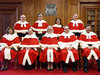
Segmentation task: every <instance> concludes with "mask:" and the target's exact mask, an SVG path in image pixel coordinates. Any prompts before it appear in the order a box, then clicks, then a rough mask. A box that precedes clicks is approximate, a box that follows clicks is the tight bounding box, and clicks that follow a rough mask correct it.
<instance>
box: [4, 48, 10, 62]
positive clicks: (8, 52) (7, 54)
mask: <svg viewBox="0 0 100 75" xmlns="http://www.w3.org/2000/svg"><path fill="white" fill-rule="evenodd" d="M10 50H11V49H8V48H5V50H4V58H5V59H7V60H11V54H10Z"/></svg>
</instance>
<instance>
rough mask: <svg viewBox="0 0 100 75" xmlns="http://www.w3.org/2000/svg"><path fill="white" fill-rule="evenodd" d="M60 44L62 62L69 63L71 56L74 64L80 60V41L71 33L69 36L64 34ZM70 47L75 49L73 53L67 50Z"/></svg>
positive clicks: (60, 38) (61, 36)
mask: <svg viewBox="0 0 100 75" xmlns="http://www.w3.org/2000/svg"><path fill="white" fill-rule="evenodd" d="M58 44H59V47H60V49H61V50H60V61H65V63H69V55H70V57H71V60H72V62H75V61H76V60H79V56H78V52H77V48H78V40H77V38H76V37H75V35H74V34H73V33H72V32H71V31H70V32H69V33H68V34H66V33H65V32H63V33H62V34H61V35H60V37H59V42H58ZM69 46H72V47H73V49H72V50H71V51H69V50H67V49H66V48H65V47H69ZM70 53H71V54H70Z"/></svg>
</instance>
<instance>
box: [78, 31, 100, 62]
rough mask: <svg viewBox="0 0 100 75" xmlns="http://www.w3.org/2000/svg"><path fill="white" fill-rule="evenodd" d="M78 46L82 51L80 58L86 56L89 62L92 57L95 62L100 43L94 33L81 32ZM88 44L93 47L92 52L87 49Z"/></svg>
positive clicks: (99, 52) (98, 54) (99, 54)
mask: <svg viewBox="0 0 100 75" xmlns="http://www.w3.org/2000/svg"><path fill="white" fill-rule="evenodd" d="M79 42H80V46H81V47H82V49H83V53H82V56H83V57H84V56H85V55H86V57H87V59H88V60H90V58H91V56H92V55H93V56H94V58H95V59H96V60H98V59H99V57H100V51H99V44H100V41H99V39H98V38H97V35H96V34H95V33H94V32H90V33H87V32H86V31H85V32H83V33H82V34H81V36H80V38H79ZM88 44H92V46H93V47H94V49H93V50H90V49H88V46H89V45H88Z"/></svg>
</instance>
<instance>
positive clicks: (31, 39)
mask: <svg viewBox="0 0 100 75" xmlns="http://www.w3.org/2000/svg"><path fill="white" fill-rule="evenodd" d="M20 47H21V50H20V51H19V54H18V63H19V64H22V65H25V62H26V60H27V61H28V64H29V65H32V64H33V63H34V62H35V60H36V58H37V56H38V51H37V47H39V41H38V38H37V37H36V35H35V34H32V35H26V36H25V37H24V39H23V41H22V42H21V45H20ZM26 48H30V49H26Z"/></svg>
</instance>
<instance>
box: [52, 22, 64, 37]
mask: <svg viewBox="0 0 100 75" xmlns="http://www.w3.org/2000/svg"><path fill="white" fill-rule="evenodd" d="M52 27H53V30H54V31H53V33H55V34H56V35H57V37H59V36H60V34H61V33H63V32H64V29H63V27H62V26H61V25H57V24H55V25H53V26H52Z"/></svg>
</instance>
